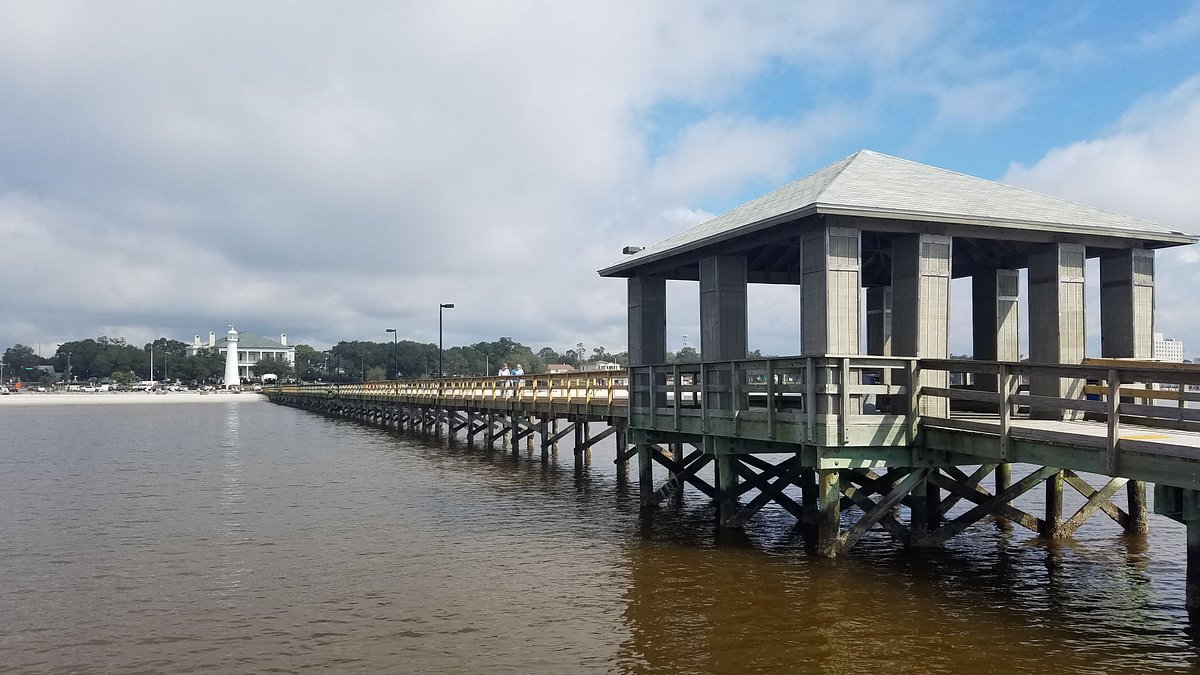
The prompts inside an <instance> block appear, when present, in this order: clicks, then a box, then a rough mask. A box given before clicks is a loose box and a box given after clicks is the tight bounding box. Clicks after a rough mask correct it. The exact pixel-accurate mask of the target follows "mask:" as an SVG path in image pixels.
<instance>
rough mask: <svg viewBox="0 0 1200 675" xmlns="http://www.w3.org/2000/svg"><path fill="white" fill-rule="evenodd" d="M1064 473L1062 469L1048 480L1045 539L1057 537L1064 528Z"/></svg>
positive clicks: (1043, 532)
mask: <svg viewBox="0 0 1200 675" xmlns="http://www.w3.org/2000/svg"><path fill="white" fill-rule="evenodd" d="M1062 510H1063V472H1062V470H1061V469H1060V470H1059V471H1057V472H1056V473H1055V474H1054V475H1052V476H1050V477H1049V478H1047V479H1046V518H1045V520H1044V521H1043V523H1042V532H1041V533H1040V534H1041V535H1042V536H1043V537H1056V536H1058V534H1059V529H1061V528H1062Z"/></svg>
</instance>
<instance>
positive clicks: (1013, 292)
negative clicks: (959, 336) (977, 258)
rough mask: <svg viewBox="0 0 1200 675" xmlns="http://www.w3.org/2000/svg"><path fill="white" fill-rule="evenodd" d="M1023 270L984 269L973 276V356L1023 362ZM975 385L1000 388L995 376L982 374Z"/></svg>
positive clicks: (983, 388) (989, 359)
mask: <svg viewBox="0 0 1200 675" xmlns="http://www.w3.org/2000/svg"><path fill="white" fill-rule="evenodd" d="M1019 302H1020V272H1018V271H1017V270H1013V269H988V270H980V271H978V272H976V273H975V274H973V275H972V276H971V332H972V336H973V337H972V343H973V344H972V347H973V349H972V352H973V354H972V355H973V357H974V358H976V359H978V360H981V361H1013V362H1016V361H1020V360H1021V348H1020V344H1021V342H1020V332H1019V324H1020V321H1019V319H1018V317H1019V304H1018V303H1019ZM975 388H976V389H979V390H980V391H995V392H998V391H1000V382H999V381H998V379H997V377H996V376H995V375H991V374H984V373H979V374H977V375H976V376H975Z"/></svg>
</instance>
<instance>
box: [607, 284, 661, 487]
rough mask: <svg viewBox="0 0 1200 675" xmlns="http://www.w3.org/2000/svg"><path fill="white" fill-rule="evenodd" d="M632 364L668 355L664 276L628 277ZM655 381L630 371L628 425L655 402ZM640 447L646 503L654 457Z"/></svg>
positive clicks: (620, 441)
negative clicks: (638, 410) (638, 411)
mask: <svg viewBox="0 0 1200 675" xmlns="http://www.w3.org/2000/svg"><path fill="white" fill-rule="evenodd" d="M628 290H629V321H628V330H629V365H630V367H631V368H636V367H637V366H645V365H653V364H656V363H662V362H663V361H665V360H666V357H667V280H666V279H665V278H664V277H649V276H636V277H630V278H629V288H628ZM653 396H654V382H653V380H652V378H646V377H644V376H642V375H641V374H636V373H631V375H630V378H629V408H630V410H629V425H630V427H632V428H637V425H638V424H639V420H638V415H637V413H636V412H635V409H636V408H648V407H650V406H652V405H653V403H654V399H653ZM624 437H625V434H624V430H622V429H618V431H617V448H618V452H617V472H618V474H620V475H624V472H625V463H624V462H623V461H622V460H621V456H622V455H621V452H622V451H623V449H624V447H625V446H624V443H625V440H624ZM637 448H638V453H637V456H638V491H639V497H640V500H641V503H642V504H643V505H647V504H649V503H650V502H651V500H652V499H653V493H654V481H653V477H654V474H653V471H654V469H653V464H652V462H653V460H652V459H651V457H650V450H649V446H646V445H644V444H639V445H638V446H637Z"/></svg>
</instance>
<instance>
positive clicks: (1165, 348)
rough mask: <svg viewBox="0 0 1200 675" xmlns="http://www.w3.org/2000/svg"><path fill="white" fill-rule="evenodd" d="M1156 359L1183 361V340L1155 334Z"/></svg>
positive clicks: (1173, 361)
mask: <svg viewBox="0 0 1200 675" xmlns="http://www.w3.org/2000/svg"><path fill="white" fill-rule="evenodd" d="M1154 360H1155V361H1169V362H1171V363H1183V341H1182V340H1176V339H1174V338H1165V337H1163V334H1162V333H1155V334H1154Z"/></svg>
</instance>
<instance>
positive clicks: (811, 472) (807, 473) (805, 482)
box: [800, 467, 818, 548]
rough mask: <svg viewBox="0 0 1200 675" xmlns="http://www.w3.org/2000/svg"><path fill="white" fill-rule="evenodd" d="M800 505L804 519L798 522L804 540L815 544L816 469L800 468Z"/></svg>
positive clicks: (814, 545) (810, 544)
mask: <svg viewBox="0 0 1200 675" xmlns="http://www.w3.org/2000/svg"><path fill="white" fill-rule="evenodd" d="M800 499H801V504H800V507H801V509H802V512H803V513H804V521H803V522H802V523H801V524H800V525H801V531H802V532H803V533H804V539H805V542H806V543H807V544H808V545H809V546H811V547H813V548H816V546H817V537H816V534H817V508H818V507H817V500H818V495H817V471H816V469H812V468H808V467H805V468H803V469H800Z"/></svg>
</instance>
